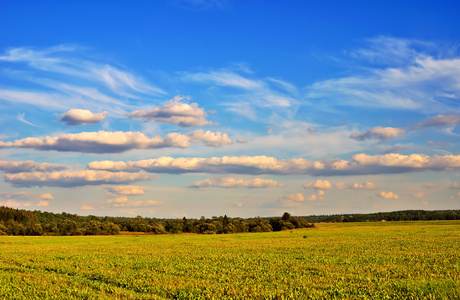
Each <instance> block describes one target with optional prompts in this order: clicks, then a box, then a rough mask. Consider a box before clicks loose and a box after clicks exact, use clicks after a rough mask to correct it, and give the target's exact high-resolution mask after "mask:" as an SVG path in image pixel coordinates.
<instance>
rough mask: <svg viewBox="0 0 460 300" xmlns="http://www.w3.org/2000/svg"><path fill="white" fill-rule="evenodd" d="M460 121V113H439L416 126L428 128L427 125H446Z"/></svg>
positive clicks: (417, 127)
mask: <svg viewBox="0 0 460 300" xmlns="http://www.w3.org/2000/svg"><path fill="white" fill-rule="evenodd" d="M459 122H460V115H452V114H447V115H437V116H434V117H431V118H429V119H427V120H425V121H423V122H421V123H419V124H417V125H416V126H415V127H414V128H416V129H420V128H427V127H436V126H438V127H439V126H446V125H453V124H457V123H459Z"/></svg>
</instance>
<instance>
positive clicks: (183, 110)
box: [128, 96, 219, 127]
mask: <svg viewBox="0 0 460 300" xmlns="http://www.w3.org/2000/svg"><path fill="white" fill-rule="evenodd" d="M184 99H187V100H189V99H190V98H189V97H181V96H175V97H174V98H173V99H171V100H169V101H168V102H167V103H166V104H165V105H164V106H157V107H154V108H153V109H150V110H136V111H133V112H130V113H129V114H128V116H129V117H133V118H140V119H142V120H145V121H155V122H162V123H170V124H177V125H179V126H181V127H190V126H206V125H219V124H217V123H213V122H211V121H208V120H206V116H207V113H206V112H205V111H204V109H203V108H199V107H198V104H197V103H191V104H188V103H183V102H181V101H182V100H184Z"/></svg>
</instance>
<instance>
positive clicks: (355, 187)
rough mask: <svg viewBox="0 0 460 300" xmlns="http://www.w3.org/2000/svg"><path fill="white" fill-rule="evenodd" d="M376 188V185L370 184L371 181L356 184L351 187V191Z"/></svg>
mask: <svg viewBox="0 0 460 300" xmlns="http://www.w3.org/2000/svg"><path fill="white" fill-rule="evenodd" d="M376 188H377V186H376V185H375V184H374V183H372V182H369V181H366V182H365V183H363V184H358V183H354V184H353V185H352V186H351V187H350V189H352V190H375V189H376Z"/></svg>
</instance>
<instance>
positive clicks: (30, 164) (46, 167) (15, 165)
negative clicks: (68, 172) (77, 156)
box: [0, 160, 67, 173]
mask: <svg viewBox="0 0 460 300" xmlns="http://www.w3.org/2000/svg"><path fill="white" fill-rule="evenodd" d="M65 169H67V167H66V166H64V165H57V164H49V163H36V162H34V161H31V160H27V161H4V160H0V171H2V172H5V173H20V172H35V171H39V172H47V171H62V170H65Z"/></svg>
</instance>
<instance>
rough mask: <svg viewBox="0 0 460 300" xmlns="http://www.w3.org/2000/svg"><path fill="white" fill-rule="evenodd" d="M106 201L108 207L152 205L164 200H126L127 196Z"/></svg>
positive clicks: (159, 203) (157, 204)
mask: <svg viewBox="0 0 460 300" xmlns="http://www.w3.org/2000/svg"><path fill="white" fill-rule="evenodd" d="M106 203H107V206H109V207H152V206H159V205H162V204H164V202H160V201H154V200H145V201H132V200H128V198H127V197H119V198H115V199H109V200H107V202H106Z"/></svg>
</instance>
